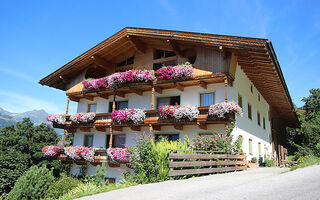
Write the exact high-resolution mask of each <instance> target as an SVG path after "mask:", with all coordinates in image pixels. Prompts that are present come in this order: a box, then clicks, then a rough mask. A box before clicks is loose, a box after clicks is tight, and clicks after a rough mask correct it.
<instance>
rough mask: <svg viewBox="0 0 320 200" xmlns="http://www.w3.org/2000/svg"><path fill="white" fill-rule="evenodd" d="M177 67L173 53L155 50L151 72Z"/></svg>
mask: <svg viewBox="0 0 320 200" xmlns="http://www.w3.org/2000/svg"><path fill="white" fill-rule="evenodd" d="M175 65H177V56H176V53H175V52H173V51H166V50H160V49H156V50H154V55H153V70H155V71H156V70H158V69H160V68H161V67H163V66H175Z"/></svg>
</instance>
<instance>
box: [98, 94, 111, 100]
mask: <svg viewBox="0 0 320 200" xmlns="http://www.w3.org/2000/svg"><path fill="white" fill-rule="evenodd" d="M97 94H98V96H99V97H101V98H103V99H107V100H108V99H109V95H108V94H103V93H97Z"/></svg>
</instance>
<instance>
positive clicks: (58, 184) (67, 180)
mask: <svg viewBox="0 0 320 200" xmlns="http://www.w3.org/2000/svg"><path fill="white" fill-rule="evenodd" d="M80 183H81V182H80V181H79V180H78V179H75V178H71V177H68V176H67V175H65V174H63V175H62V176H61V178H60V179H59V180H57V181H55V182H54V183H53V184H51V185H50V187H49V189H48V190H47V192H46V195H45V197H46V198H52V199H57V198H59V197H60V196H62V195H63V194H65V193H67V192H68V191H70V190H71V189H73V188H75V187H76V186H78V185H79V184H80Z"/></svg>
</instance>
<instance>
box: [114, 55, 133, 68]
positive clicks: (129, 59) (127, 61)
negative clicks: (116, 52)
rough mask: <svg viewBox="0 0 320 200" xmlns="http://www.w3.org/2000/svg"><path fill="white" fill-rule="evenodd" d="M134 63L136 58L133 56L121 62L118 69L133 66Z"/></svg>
mask: <svg viewBox="0 0 320 200" xmlns="http://www.w3.org/2000/svg"><path fill="white" fill-rule="evenodd" d="M133 63H134V56H131V57H129V58H127V59H125V60H122V61H120V62H118V63H117V67H122V66H126V65H132V64H133Z"/></svg>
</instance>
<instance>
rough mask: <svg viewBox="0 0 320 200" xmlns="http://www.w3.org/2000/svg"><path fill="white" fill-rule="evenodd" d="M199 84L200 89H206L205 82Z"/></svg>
mask: <svg viewBox="0 0 320 200" xmlns="http://www.w3.org/2000/svg"><path fill="white" fill-rule="evenodd" d="M199 84H200V87H202V88H203V89H207V83H206V82H204V81H200V82H199Z"/></svg>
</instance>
